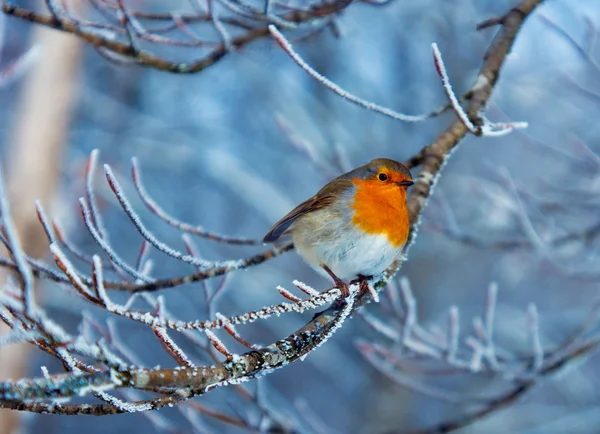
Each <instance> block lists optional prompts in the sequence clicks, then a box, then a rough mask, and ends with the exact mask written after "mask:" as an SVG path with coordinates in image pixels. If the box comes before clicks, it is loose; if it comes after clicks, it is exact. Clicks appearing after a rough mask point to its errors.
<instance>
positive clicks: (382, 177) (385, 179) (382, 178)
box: [378, 173, 387, 181]
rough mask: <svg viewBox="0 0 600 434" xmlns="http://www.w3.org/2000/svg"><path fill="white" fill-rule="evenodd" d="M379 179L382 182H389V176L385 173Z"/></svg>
mask: <svg viewBox="0 0 600 434" xmlns="http://www.w3.org/2000/svg"><path fill="white" fill-rule="evenodd" d="M378 178H379V180H380V181H387V175H386V174H385V173H380V174H379V176H378Z"/></svg>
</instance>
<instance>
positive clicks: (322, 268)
mask: <svg viewBox="0 0 600 434" xmlns="http://www.w3.org/2000/svg"><path fill="white" fill-rule="evenodd" d="M411 185H413V181H412V177H411V174H410V171H409V170H408V169H407V168H406V167H405V166H403V165H402V164H400V163H398V162H397V161H394V160H389V159H387V158H377V159H375V160H373V161H371V162H369V163H368V164H365V165H364V166H360V167H358V168H356V169H354V170H351V171H350V172H348V173H345V174H343V175H341V176H338V177H337V178H335V179H334V180H332V181H331V182H329V183H328V184H327V185H325V187H323V188H322V189H321V190H319V192H318V193H317V194H316V195H314V196H313V197H311V198H310V199H308V200H306V201H304V202H302V203H301V204H300V205H298V206H297V207H296V208H294V209H293V210H291V211H290V212H289V213H288V214H287V215H286V216H285V217H283V218H282V219H281V220H279V221H278V222H277V223H275V224H274V225H273V227H272V228H271V229H270V230H269V232H267V234H266V235H265V237H264V239H263V242H265V243H272V242H275V241H277V240H278V239H279V238H280V237H282V236H285V235H291V237H292V241H293V242H294V246H295V248H296V251H297V252H298V253H299V254H300V256H301V257H302V258H303V259H304V260H305V261H306V262H307V263H308V264H309V265H310V266H311V267H313V268H314V269H315V270H316V271H318V272H319V273H321V274H323V275H329V276H330V277H331V278H332V279H333V280H334V282H335V284H336V286H337V287H338V288H339V289H340V291H341V292H342V297H344V298H345V297H347V296H348V295H349V289H348V285H347V284H346V283H344V281H343V280H342V279H356V280H353V282H354V281H358V282H360V283H361V287H363V286H362V285H363V283H364V284H365V285H366V284H367V283H366V281H367V279H368V278H369V277H372V276H375V275H377V274H379V273H381V272H383V271H384V270H385V269H386V268H387V267H389V266H390V265H391V264H392V262H394V260H395V259H396V258H397V257H398V256H399V255H400V254H401V252H402V248H403V247H404V245H405V244H406V240H407V239H408V232H409V228H410V222H409V218H408V208H407V206H406V190H407V188H408V187H410V186H411Z"/></svg>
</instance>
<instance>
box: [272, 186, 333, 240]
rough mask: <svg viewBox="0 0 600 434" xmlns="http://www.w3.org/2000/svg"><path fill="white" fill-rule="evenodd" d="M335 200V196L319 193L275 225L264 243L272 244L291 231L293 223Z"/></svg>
mask: <svg viewBox="0 0 600 434" xmlns="http://www.w3.org/2000/svg"><path fill="white" fill-rule="evenodd" d="M334 200H335V196H332V195H326V196H320V195H319V194H318V193H317V194H316V195H315V196H313V197H311V198H310V199H307V200H305V201H304V202H302V203H301V204H300V205H298V206H297V207H296V208H294V209H293V210H291V211H290V212H289V213H287V214H286V215H285V216H284V217H283V218H282V219H281V220H279V221H278V222H277V223H275V224H274V225H273V227H272V228H271V229H269V232H267V234H266V235H265V237H264V238H263V243H272V242H274V241H277V239H278V238H279V237H280V236H282V235H283V233H284V232H285V231H286V230H288V229H289V227H290V226H291V224H292V223H294V221H295V220H296V219H297V218H298V217H300V216H301V215H303V214H306V213H309V212H312V211H315V210H318V209H320V208H323V207H324V206H327V205H329V204H330V203H332V202H333V201H334Z"/></svg>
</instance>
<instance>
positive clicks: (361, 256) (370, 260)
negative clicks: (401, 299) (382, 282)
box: [295, 232, 401, 279]
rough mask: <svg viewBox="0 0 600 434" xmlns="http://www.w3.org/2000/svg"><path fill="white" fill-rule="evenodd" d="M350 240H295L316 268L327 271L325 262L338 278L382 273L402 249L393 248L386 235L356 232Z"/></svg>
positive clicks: (305, 256) (304, 255)
mask: <svg viewBox="0 0 600 434" xmlns="http://www.w3.org/2000/svg"><path fill="white" fill-rule="evenodd" d="M348 238H351V239H352V241H348V240H344V239H340V238H337V239H329V240H327V241H323V242H319V243H310V244H305V243H302V242H296V241H295V245H296V250H297V251H298V253H299V254H300V255H301V256H302V257H303V258H304V260H305V261H306V262H307V263H309V264H310V265H311V266H312V267H313V268H314V269H315V270H316V271H318V272H319V273H321V274H322V275H324V276H327V273H326V272H325V271H324V270H323V269H322V268H321V264H325V265H327V266H328V267H329V268H330V269H331V271H333V273H334V274H335V275H336V276H338V277H339V278H340V279H354V278H356V277H357V276H358V275H359V274H361V275H363V276H374V275H377V274H379V273H381V272H383V271H384V270H385V269H386V268H387V267H389V266H390V265H391V264H392V262H393V261H394V260H395V259H396V258H397V257H398V256H399V255H400V253H401V249H398V248H395V247H393V246H392V245H391V244H390V242H389V241H388V240H387V237H386V236H385V235H369V234H359V233H358V232H355V234H354V236H353V237H348Z"/></svg>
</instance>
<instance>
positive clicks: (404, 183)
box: [396, 179, 414, 188]
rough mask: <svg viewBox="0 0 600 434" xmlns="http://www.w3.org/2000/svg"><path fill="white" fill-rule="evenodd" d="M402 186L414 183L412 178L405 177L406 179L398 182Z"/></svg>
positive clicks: (405, 186) (406, 186)
mask: <svg viewBox="0 0 600 434" xmlns="http://www.w3.org/2000/svg"><path fill="white" fill-rule="evenodd" d="M396 184H398V185H399V186H400V187H404V188H408V187H410V186H411V185H413V184H414V182H412V181H411V180H410V179H405V180H404V181H400V182H397V183H396Z"/></svg>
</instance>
